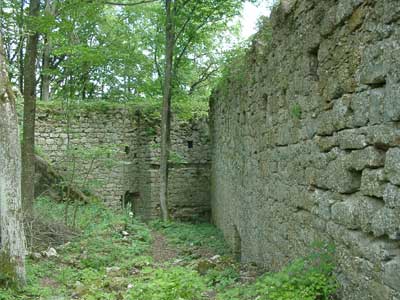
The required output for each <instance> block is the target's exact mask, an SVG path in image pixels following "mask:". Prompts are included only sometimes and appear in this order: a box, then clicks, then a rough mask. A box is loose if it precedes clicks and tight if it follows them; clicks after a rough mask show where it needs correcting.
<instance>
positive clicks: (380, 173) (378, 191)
mask: <svg viewBox="0 0 400 300" xmlns="http://www.w3.org/2000/svg"><path fill="white" fill-rule="evenodd" d="M384 179H385V173H384V170H383V169H364V170H363V172H362V177H361V193H362V194H363V195H366V196H373V197H378V198H382V197H383V192H384V190H385V182H384Z"/></svg>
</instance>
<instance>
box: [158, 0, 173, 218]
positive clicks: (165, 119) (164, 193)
mask: <svg viewBox="0 0 400 300" xmlns="http://www.w3.org/2000/svg"><path fill="white" fill-rule="evenodd" d="M172 5H173V0H165V11H166V26H165V36H166V39H165V74H164V89H163V108H162V116H161V157H160V207H161V214H162V219H163V221H167V220H168V217H169V214H168V157H169V148H170V144H171V142H170V129H171V98H172V76H173V74H172V65H173V56H174V46H175V34H174V20H173V17H174V16H173V10H172Z"/></svg>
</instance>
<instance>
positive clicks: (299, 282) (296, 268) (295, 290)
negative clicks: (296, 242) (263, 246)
mask: <svg viewBox="0 0 400 300" xmlns="http://www.w3.org/2000/svg"><path fill="white" fill-rule="evenodd" d="M333 252H334V249H333V248H332V247H331V246H326V245H323V244H319V245H317V247H315V249H314V250H313V252H312V253H311V254H310V255H309V256H307V257H305V258H302V259H298V260H295V261H293V262H292V263H291V264H289V265H288V266H286V267H285V268H284V269H283V270H281V271H280V272H278V273H267V274H265V275H264V276H262V277H260V278H258V279H257V280H256V281H255V282H254V283H251V284H247V285H238V286H237V287H235V288H233V289H230V290H226V291H225V292H223V293H221V294H220V295H218V298H217V299H218V300H224V299H230V300H239V299H240V300H252V299H257V300H296V299H298V300H329V299H335V298H334V296H333V295H334V294H335V292H336V289H337V282H336V280H335V278H334V276H333V275H332V272H333V271H334V266H335V265H334V262H333V258H332V257H333Z"/></svg>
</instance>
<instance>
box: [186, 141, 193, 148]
mask: <svg viewBox="0 0 400 300" xmlns="http://www.w3.org/2000/svg"><path fill="white" fill-rule="evenodd" d="M187 146H188V148H189V149H192V148H193V141H187Z"/></svg>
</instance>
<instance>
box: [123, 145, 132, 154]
mask: <svg viewBox="0 0 400 300" xmlns="http://www.w3.org/2000/svg"><path fill="white" fill-rule="evenodd" d="M124 151H125V154H129V152H131V149H130V148H129V146H125V150H124Z"/></svg>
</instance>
